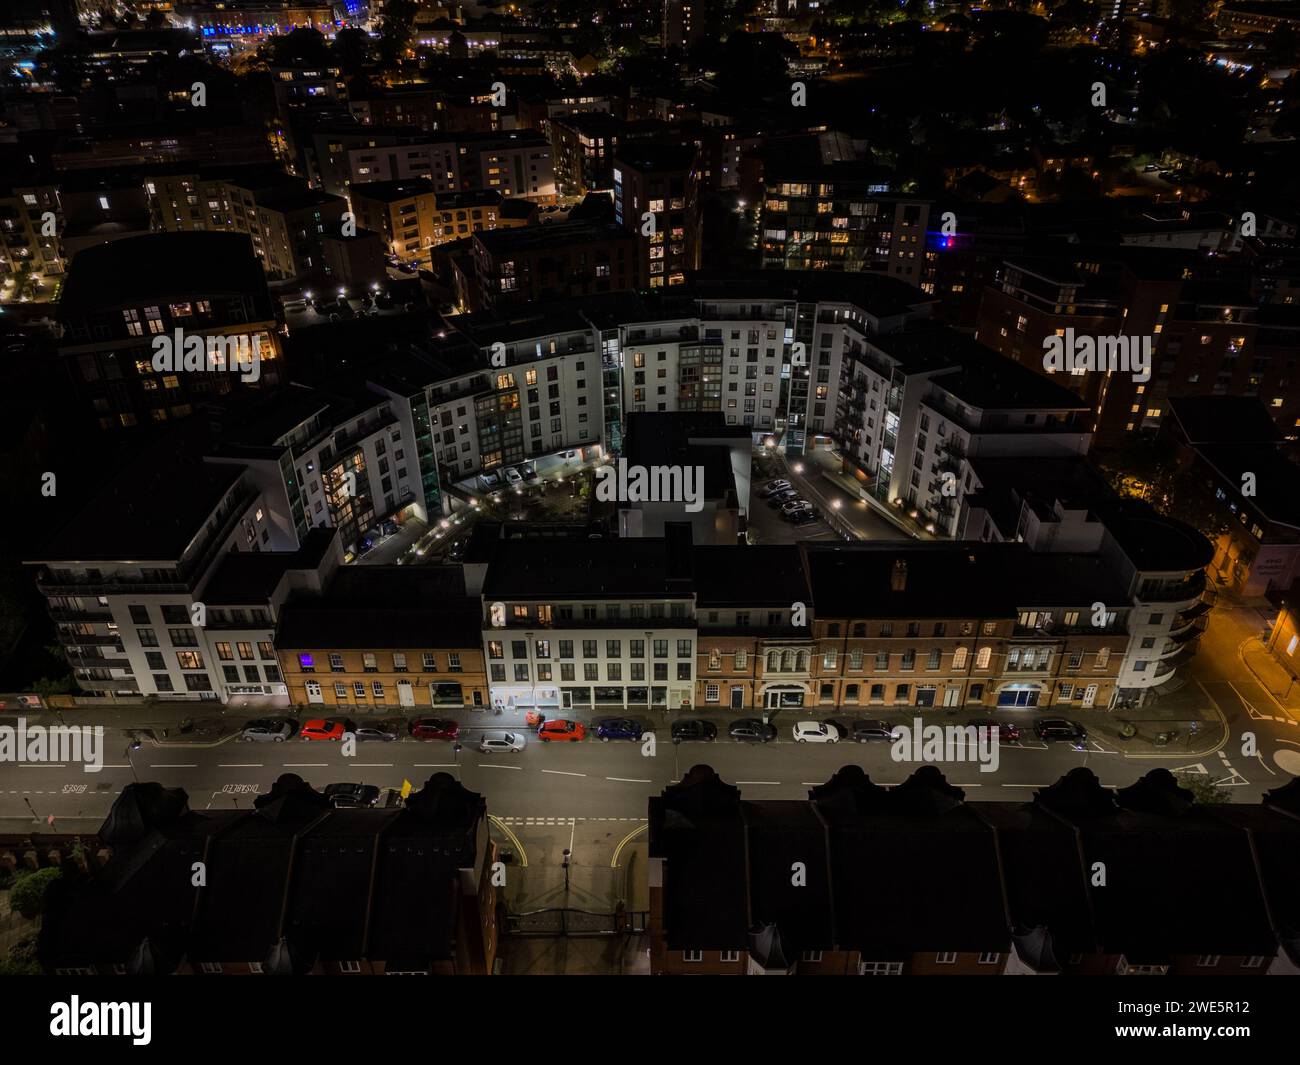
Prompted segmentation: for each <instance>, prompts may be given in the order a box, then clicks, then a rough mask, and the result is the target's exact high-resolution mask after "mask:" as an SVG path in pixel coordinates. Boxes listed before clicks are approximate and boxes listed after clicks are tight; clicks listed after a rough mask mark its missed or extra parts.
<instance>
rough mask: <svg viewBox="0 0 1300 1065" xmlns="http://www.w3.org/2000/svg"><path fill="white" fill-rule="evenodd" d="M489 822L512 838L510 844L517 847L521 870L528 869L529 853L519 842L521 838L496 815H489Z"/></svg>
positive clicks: (516, 852)
mask: <svg viewBox="0 0 1300 1065" xmlns="http://www.w3.org/2000/svg"><path fill="white" fill-rule="evenodd" d="M488 820H489V821H493V822H495V823H496V826H497V827H498V828H499V829H501V831H502V832H504V833H505V834H506V835H507V836H508V837H509V838H510V842H511V843H513V844H514V845H515V854H516V855H518V857H519V868H521V869H527V868H528V852H527V851H525V850H524V845H523V844H522V843H521V842H520V841H519V837H518V836H516V835H515V834H514V833H513V832H511V831H510V826H509V825H507V824H506V823H505V822H504V821H502V820H501V818H499V817H497V816H496V814H488Z"/></svg>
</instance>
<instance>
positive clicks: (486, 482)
mask: <svg viewBox="0 0 1300 1065" xmlns="http://www.w3.org/2000/svg"><path fill="white" fill-rule="evenodd" d="M478 483H479V484H481V485H482V486H483V487H484V488H495V487H496V486H497V485H499V484H500V483H501V478H500V477H498V476H497V475H496V474H495V473H480V474H479V475H478Z"/></svg>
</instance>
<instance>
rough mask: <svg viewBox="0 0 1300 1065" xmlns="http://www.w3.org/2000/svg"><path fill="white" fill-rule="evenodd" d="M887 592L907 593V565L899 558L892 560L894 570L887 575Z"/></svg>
mask: <svg viewBox="0 0 1300 1065" xmlns="http://www.w3.org/2000/svg"><path fill="white" fill-rule="evenodd" d="M889 590H890V591H891V592H905V591H907V563H906V562H904V561H903V560H902V559H901V558H899V559H895V560H894V570H893V572H892V573H890V575H889Z"/></svg>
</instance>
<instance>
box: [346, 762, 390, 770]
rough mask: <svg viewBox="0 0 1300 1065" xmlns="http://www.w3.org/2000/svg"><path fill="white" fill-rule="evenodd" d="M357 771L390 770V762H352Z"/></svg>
mask: <svg viewBox="0 0 1300 1065" xmlns="http://www.w3.org/2000/svg"><path fill="white" fill-rule="evenodd" d="M352 765H353V766H354V767H356V768H357V769H392V768H393V763H392V762H353V763H352Z"/></svg>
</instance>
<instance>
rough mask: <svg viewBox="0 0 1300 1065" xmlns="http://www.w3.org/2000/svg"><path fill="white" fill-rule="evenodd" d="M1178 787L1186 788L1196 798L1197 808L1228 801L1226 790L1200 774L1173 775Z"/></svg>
mask: <svg viewBox="0 0 1300 1065" xmlns="http://www.w3.org/2000/svg"><path fill="white" fill-rule="evenodd" d="M1174 776H1175V777H1177V779H1178V786H1179V787H1180V788H1186V789H1187V790H1188V791H1190V792H1191V793H1192V794H1193V795H1194V796H1195V797H1196V803H1197V805H1199V806H1214V805H1217V804H1219V803H1225V802H1227V801H1228V789H1227V788H1221V787H1219V785H1217V784H1216V783H1214V781H1212V780H1211V779H1210V778H1209V777H1208V776H1206V775H1204V774H1202V773H1175V774H1174Z"/></svg>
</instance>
